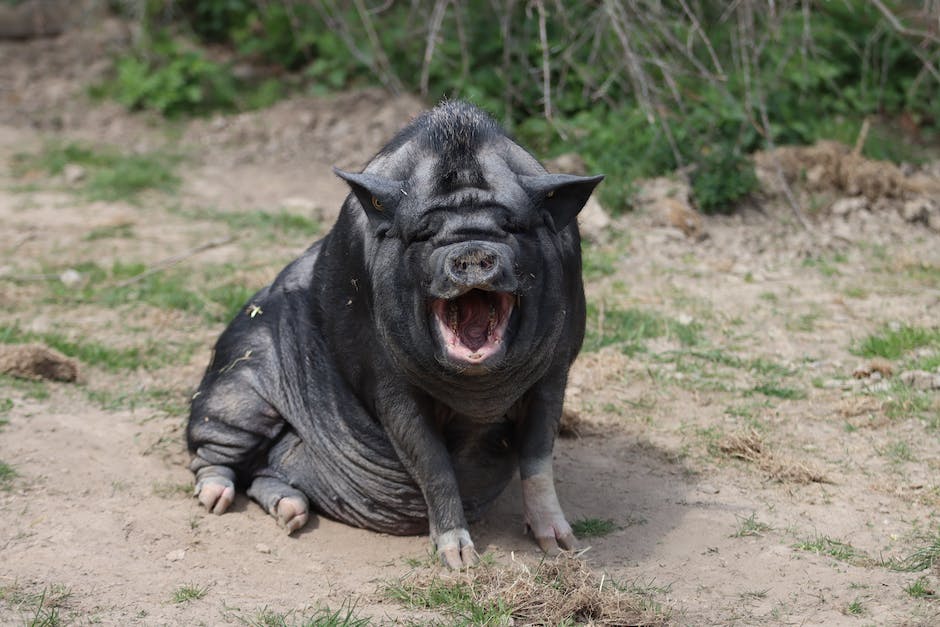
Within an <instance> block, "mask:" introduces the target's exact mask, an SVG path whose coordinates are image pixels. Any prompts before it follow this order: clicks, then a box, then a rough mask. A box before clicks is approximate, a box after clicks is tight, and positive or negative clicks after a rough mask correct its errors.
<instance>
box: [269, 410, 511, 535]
mask: <svg viewBox="0 0 940 627" xmlns="http://www.w3.org/2000/svg"><path fill="white" fill-rule="evenodd" d="M316 427H318V428H315V429H313V430H310V431H312V432H313V438H311V441H303V440H302V439H301V438H300V437H299V436H298V435H297V433H296V432H295V431H293V430H290V431H288V432H286V433H285V434H284V436H283V437H281V439H280V440H279V441H278V442H277V443H276V444H275V445H274V447H273V448H272V449H271V451H270V452H269V455H268V464H269V467H270V469H271V470H273V471H274V472H275V473H276V474H277V475H279V476H280V477H281V478H282V479H284V480H285V481H286V482H287V483H289V484H290V485H292V486H294V487H296V488H297V489H299V490H301V491H302V492H303V493H304V494H306V495H307V497H308V498H309V499H310V501H311V504H312V506H313V508H314V509H315V510H317V511H318V512H319V513H321V514H323V515H325V516H327V517H329V518H332V519H334V520H338V521H340V522H343V523H346V524H349V525H353V526H356V527H363V528H365V529H372V530H374V531H379V532H382V533H388V534H393V535H417V534H423V533H427V532H428V510H427V503H426V502H425V500H424V495H423V494H422V493H421V490H420V488H419V487H418V485H417V483H415V481H414V479H413V478H412V477H411V475H410V474H409V473H408V471H407V470H405V468H404V466H403V465H402V464H401V462H400V461H399V459H398V455H397V454H396V453H395V450H394V448H393V447H392V444H391V442H390V441H389V440H388V438H387V436H386V435H385V433H384V431H383V430H382V429H381V428H379V427H378V425H377V424H376V423H374V422H371V421H369V422H368V423H363V424H358V425H355V424H354V425H350V424H348V423H347V422H343V421H340V420H330V423H329V425H326V424H320V425H316ZM487 439H489V438H487ZM485 444H486V442H485V441H481V440H474V441H471V442H469V443H467V445H466V446H463V447H461V448H460V449H459V450H457V451H453V452H452V462H453V464H454V468H455V472H456V473H457V481H458V484H459V487H460V494H461V498H462V501H463V505H464V512H465V514H466V516H467V519H468V521H474V520H477V519H479V518H480V517H481V516H482V515H483V514H484V512H485V511H486V509H487V508H488V507H489V506H490V505H491V504H492V502H493V501H494V500H495V499H496V497H498V496H499V494H500V493H501V492H502V490H503V488H505V486H506V484H507V483H508V482H509V480H510V479H511V478H512V476H513V474H514V473H515V470H516V462H515V458H514V456H513V454H512V453H511V452H510V451H509V450H505V449H500V448H498V447H497V448H496V449H495V450H492V447H488V446H486V445H485Z"/></svg>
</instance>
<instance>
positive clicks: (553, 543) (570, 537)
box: [522, 471, 578, 555]
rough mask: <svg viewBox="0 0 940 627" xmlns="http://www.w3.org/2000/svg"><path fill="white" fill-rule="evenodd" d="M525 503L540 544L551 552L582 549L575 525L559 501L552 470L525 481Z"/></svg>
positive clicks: (536, 538) (523, 491)
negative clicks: (573, 526) (567, 517)
mask: <svg viewBox="0 0 940 627" xmlns="http://www.w3.org/2000/svg"><path fill="white" fill-rule="evenodd" d="M522 504H523V509H524V511H525V521H526V525H527V526H528V527H529V529H531V530H532V535H534V536H535V541H536V542H538V545H539V547H540V548H541V549H542V550H543V551H544V552H545V553H547V554H549V555H557V554H558V553H559V552H560V551H561V550H566V551H573V550H576V549H577V548H578V540H577V538H575V537H574V532H573V531H572V530H571V525H569V524H568V521H567V520H566V519H565V514H564V512H562V511H561V506H560V505H559V504H558V495H557V494H556V493H555V482H554V480H553V479H552V475H551V472H550V471H549V472H548V473H545V474H538V475H533V476H531V477H529V478H528V479H523V480H522Z"/></svg>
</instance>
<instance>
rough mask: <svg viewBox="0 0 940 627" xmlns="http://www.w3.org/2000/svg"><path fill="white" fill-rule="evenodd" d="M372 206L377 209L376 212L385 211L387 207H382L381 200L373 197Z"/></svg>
mask: <svg viewBox="0 0 940 627" xmlns="http://www.w3.org/2000/svg"><path fill="white" fill-rule="evenodd" d="M372 206H373V207H375V210H376V211H385V207H384V206H383V205H382V201H381V200H379V199H378V198H377V197H376V196H373V197H372Z"/></svg>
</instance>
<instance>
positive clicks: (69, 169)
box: [62, 163, 88, 185]
mask: <svg viewBox="0 0 940 627" xmlns="http://www.w3.org/2000/svg"><path fill="white" fill-rule="evenodd" d="M87 174H88V173H87V172H86V171H85V168H83V167H82V166H80V165H78V164H77V163H66V164H65V167H64V168H62V178H63V179H65V182H66V183H67V184H69V185H75V184H76V183H78V182H79V181H82V180H84V179H85V176H86V175H87Z"/></svg>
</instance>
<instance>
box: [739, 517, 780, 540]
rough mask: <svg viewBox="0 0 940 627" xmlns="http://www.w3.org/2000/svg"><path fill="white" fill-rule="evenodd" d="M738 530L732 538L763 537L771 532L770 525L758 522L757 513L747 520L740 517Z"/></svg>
mask: <svg viewBox="0 0 940 627" xmlns="http://www.w3.org/2000/svg"><path fill="white" fill-rule="evenodd" d="M738 521H739V524H738V529H737V531H735V532H734V533H733V534H731V537H732V538H746V537H748V536H762V535H764V533H766V532H768V531H770V530H771V527H770V525H768V524H767V523H762V522H760V521H759V520H757V512H752V513H751V515H750V516H748V517H747V518H744V517H740V516H739V517H738Z"/></svg>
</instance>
